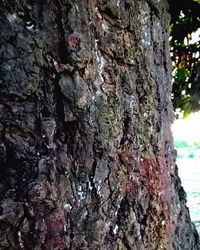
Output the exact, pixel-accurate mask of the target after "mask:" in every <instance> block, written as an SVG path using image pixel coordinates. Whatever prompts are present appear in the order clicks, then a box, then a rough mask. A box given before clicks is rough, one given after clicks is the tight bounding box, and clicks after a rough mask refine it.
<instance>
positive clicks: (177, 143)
mask: <svg viewBox="0 0 200 250" xmlns="http://www.w3.org/2000/svg"><path fill="white" fill-rule="evenodd" d="M174 144H175V148H187V147H189V145H188V143H187V142H186V141H184V140H176V141H175V142H174Z"/></svg>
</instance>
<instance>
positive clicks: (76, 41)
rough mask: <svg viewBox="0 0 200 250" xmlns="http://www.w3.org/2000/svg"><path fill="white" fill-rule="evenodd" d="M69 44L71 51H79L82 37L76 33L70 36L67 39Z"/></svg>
mask: <svg viewBox="0 0 200 250" xmlns="http://www.w3.org/2000/svg"><path fill="white" fill-rule="evenodd" d="M67 43H68V45H69V48H70V49H77V48H78V47H79V45H80V36H79V35H78V34H75V33H72V34H70V35H69V36H68V38H67Z"/></svg>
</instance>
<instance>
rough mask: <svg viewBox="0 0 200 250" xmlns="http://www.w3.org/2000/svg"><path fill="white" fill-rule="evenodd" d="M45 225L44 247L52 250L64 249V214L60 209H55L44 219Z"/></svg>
mask: <svg viewBox="0 0 200 250" xmlns="http://www.w3.org/2000/svg"><path fill="white" fill-rule="evenodd" d="M45 221H46V224H47V237H46V242H45V245H46V246H47V247H48V246H49V247H50V246H51V247H52V249H64V248H65V247H66V244H65V236H64V224H65V220H64V213H63V211H62V210H61V209H57V210H56V211H54V212H53V213H51V214H49V215H48V216H47V218H46V220H45Z"/></svg>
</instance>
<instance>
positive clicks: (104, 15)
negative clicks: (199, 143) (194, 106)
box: [0, 0, 200, 250]
mask: <svg viewBox="0 0 200 250" xmlns="http://www.w3.org/2000/svg"><path fill="white" fill-rule="evenodd" d="M167 10H168V5H167V2H166V1H159V0H146V1H143V0H142V1H129V0H118V1H117V0H109V1H104V0H96V1H95V0H88V1H86V0H83V1H75V0H71V1H70V0H69V1H67V0H60V1H59V0H51V1H50V0H45V1H28V0H27V1H25V0H19V1H14V0H13V1H2V3H1V7H0V14H1V19H0V22H1V24H0V45H1V47H0V60H1V64H0V173H1V175H0V249H35V250H36V249H37V250H39V249H58V250H62V249H91V250H92V249H106V250H107V249H119V250H120V249H133V250H134V249H135V250H143V249H147V250H161V249H166V250H171V249H177V250H182V249H187V250H192V249H195V250H197V249H200V247H199V238H198V234H197V232H196V230H195V229H194V227H193V225H192V224H191V221H190V217H189V212H188V209H187V208H186V205H185V204H186V197H185V192H184V191H183V189H182V187H181V183H180V179H179V177H178V173H177V168H176V166H175V152H174V149H173V143H172V136H171V132H170V125H171V123H172V119H173V118H172V105H171V101H170V95H171V84H170V82H171V62H170V57H169V48H168V31H167V28H168V25H169V19H170V17H169V14H168V12H167Z"/></svg>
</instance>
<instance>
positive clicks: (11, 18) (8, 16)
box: [7, 13, 17, 23]
mask: <svg viewBox="0 0 200 250" xmlns="http://www.w3.org/2000/svg"><path fill="white" fill-rule="evenodd" d="M7 19H8V21H9V22H10V23H13V22H14V21H15V20H16V19H17V15H16V13H14V14H8V15H7Z"/></svg>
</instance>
